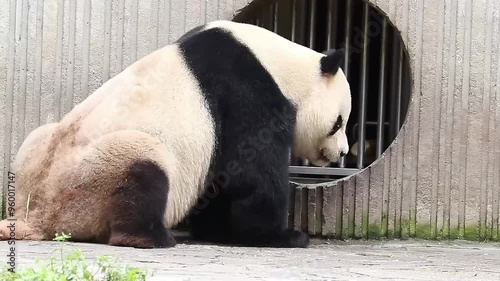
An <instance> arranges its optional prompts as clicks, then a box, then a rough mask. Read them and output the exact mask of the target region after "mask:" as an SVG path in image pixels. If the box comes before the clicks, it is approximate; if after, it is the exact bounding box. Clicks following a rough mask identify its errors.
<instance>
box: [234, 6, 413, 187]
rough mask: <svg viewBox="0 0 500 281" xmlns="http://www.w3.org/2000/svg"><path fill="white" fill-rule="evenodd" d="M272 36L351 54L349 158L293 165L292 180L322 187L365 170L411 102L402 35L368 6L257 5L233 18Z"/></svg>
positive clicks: (348, 60) (347, 65)
mask: <svg viewBox="0 0 500 281" xmlns="http://www.w3.org/2000/svg"><path fill="white" fill-rule="evenodd" d="M233 20H234V21H237V22H244V23H250V24H255V25H258V26H261V27H264V28H266V29H268V30H271V31H273V32H275V33H278V34H279V35H281V36H283V37H285V38H287V39H290V40H292V41H294V42H296V43H299V44H301V45H304V46H307V47H309V48H311V49H314V50H316V51H318V52H323V51H325V50H328V49H330V48H345V49H346V61H345V65H344V72H345V74H346V75H347V79H348V80H349V83H350V86H351V91H352V111H351V115H350V117H349V122H348V124H347V136H348V140H349V144H350V151H349V154H348V155H346V156H345V157H343V158H342V159H341V161H340V162H339V163H337V164H332V165H331V166H329V167H325V168H320V167H314V166H312V165H310V164H309V163H307V161H302V160H300V159H292V160H291V165H290V176H291V180H293V181H295V182H301V183H320V182H325V181H332V180H337V179H340V178H343V177H346V176H349V175H352V174H355V173H357V172H359V171H360V170H362V169H364V168H366V167H367V166H369V165H370V164H371V163H373V162H374V161H375V160H377V159H378V158H379V157H380V156H381V154H382V153H383V152H384V151H385V150H386V149H387V148H388V147H389V146H390V144H391V143H392V142H393V141H394V139H395V138H396V136H397V134H398V132H399V131H400V130H401V126H402V124H403V122H404V120H405V117H406V114H407V112H408V106H409V102H410V96H411V72H410V66H409V57H408V54H407V52H406V48H405V46H404V43H403V40H402V38H401V35H400V32H399V31H398V30H397V28H396V27H395V26H394V25H393V24H392V23H391V22H390V20H389V18H388V17H387V16H386V15H385V14H383V12H381V11H380V9H378V8H377V7H375V6H373V5H372V4H370V3H368V2H366V1H363V0H326V1H317V0H274V1H269V0H255V1H253V2H252V3H251V4H249V5H248V6H246V7H245V8H243V9H242V10H241V11H240V12H239V13H238V14H237V15H236V16H235V18H234V19H233Z"/></svg>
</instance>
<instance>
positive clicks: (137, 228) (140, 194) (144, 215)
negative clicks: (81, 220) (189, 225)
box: [106, 161, 176, 248]
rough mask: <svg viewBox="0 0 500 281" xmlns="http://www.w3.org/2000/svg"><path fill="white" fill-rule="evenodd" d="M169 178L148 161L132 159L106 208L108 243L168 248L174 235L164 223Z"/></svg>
mask: <svg viewBox="0 0 500 281" xmlns="http://www.w3.org/2000/svg"><path fill="white" fill-rule="evenodd" d="M168 184H169V182H168V177H167V176H166V175H165V172H164V171H163V170H162V169H161V168H160V167H158V166H157V165H156V164H155V163H153V162H151V161H140V162H135V163H134V164H132V165H131V166H130V169H129V172H128V175H127V180H126V181H125V182H124V183H123V184H121V185H120V186H118V187H117V189H116V190H115V191H114V192H113V194H112V195H111V198H110V201H109V204H108V209H107V210H106V213H107V214H108V220H109V222H110V228H111V235H110V238H109V241H108V244H110V245H113V246H127V247H135V248H168V247H173V246H175V245H176V241H175V238H174V237H173V235H172V233H171V232H170V230H168V229H167V228H166V227H165V226H164V223H163V220H164V214H165V210H166V204H167V196H168Z"/></svg>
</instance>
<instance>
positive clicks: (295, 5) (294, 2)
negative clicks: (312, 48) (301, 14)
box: [291, 0, 297, 42]
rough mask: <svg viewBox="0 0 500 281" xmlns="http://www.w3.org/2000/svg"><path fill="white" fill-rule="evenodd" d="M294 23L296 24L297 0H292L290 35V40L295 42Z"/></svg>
mask: <svg viewBox="0 0 500 281" xmlns="http://www.w3.org/2000/svg"><path fill="white" fill-rule="evenodd" d="M296 25H297V0H293V2H292V36H291V41H292V42H296V41H295V39H296V36H295V31H296Z"/></svg>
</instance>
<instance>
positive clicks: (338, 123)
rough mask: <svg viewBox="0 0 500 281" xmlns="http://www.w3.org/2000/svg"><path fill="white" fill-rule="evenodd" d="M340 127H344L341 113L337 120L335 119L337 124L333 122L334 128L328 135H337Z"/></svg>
mask: <svg viewBox="0 0 500 281" xmlns="http://www.w3.org/2000/svg"><path fill="white" fill-rule="evenodd" d="M340 128H342V116H340V115H339V117H337V121H335V124H333V127H332V129H331V130H330V132H329V133H328V136H333V135H335V133H336V132H337V131H338V130H340Z"/></svg>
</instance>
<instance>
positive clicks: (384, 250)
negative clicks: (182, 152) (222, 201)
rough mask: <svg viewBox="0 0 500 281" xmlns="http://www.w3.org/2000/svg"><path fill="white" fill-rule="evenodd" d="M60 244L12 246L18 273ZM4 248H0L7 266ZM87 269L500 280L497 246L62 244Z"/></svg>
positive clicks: (193, 276) (202, 276)
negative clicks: (101, 263)
mask: <svg viewBox="0 0 500 281" xmlns="http://www.w3.org/2000/svg"><path fill="white" fill-rule="evenodd" d="M60 246H61V242H27V241H16V255H17V260H16V262H17V267H18V268H23V267H26V266H30V265H33V264H34V258H35V257H39V258H40V259H41V260H42V261H43V260H48V259H49V257H50V255H51V254H53V253H54V251H56V250H57V249H58V248H59V247H60ZM8 247H9V246H8V245H7V242H1V243H0V252H1V257H0V261H1V262H2V264H5V261H6V254H7V249H8ZM65 247H67V248H66V249H70V248H72V247H78V248H79V249H81V250H82V252H83V254H84V255H85V258H86V259H88V260H89V261H91V260H92V259H93V258H94V257H95V256H96V255H113V256H116V257H118V258H119V261H120V262H121V264H123V265H125V264H128V265H132V266H140V267H146V268H149V269H151V270H155V273H154V276H153V277H152V278H150V279H149V280H217V281H220V280H231V281H232V280H237V281H242V280H440V281H442V280H460V281H463V280H500V244H498V243H472V242H466V241H449V242H435V241H434V242H432V241H419V240H405V241H399V240H393V241H359V240H358V241H339V240H316V239H315V240H313V241H312V245H311V247H309V248H307V249H271V248H245V247H232V246H219V245H206V244H196V243H194V242H190V241H185V242H180V243H179V244H178V245H177V246H176V247H174V248H169V249H148V250H144V249H133V248H126V247H112V246H107V245H98V244H86V243H66V245H65Z"/></svg>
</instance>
